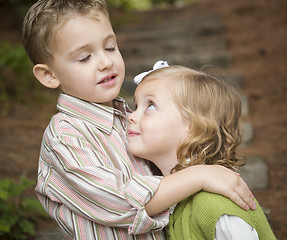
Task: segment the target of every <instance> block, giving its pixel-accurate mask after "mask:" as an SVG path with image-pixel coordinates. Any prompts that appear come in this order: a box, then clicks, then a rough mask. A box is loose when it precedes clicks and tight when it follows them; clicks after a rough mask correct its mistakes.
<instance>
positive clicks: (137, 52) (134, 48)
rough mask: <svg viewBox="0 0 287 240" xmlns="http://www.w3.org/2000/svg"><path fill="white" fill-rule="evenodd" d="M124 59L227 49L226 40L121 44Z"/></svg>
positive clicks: (221, 38) (220, 38) (217, 38)
mask: <svg viewBox="0 0 287 240" xmlns="http://www.w3.org/2000/svg"><path fill="white" fill-rule="evenodd" d="M119 48H120V51H121V53H122V55H123V58H124V59H126V60H127V59H128V58H136V57H149V56H164V55H166V53H168V54H169V55H171V54H176V55H179V54H186V53H189V54H196V53H197V54H199V53H205V52H207V53H211V52H214V51H223V50H225V49H226V41H225V40H224V38H223V37H221V36H219V37H210V38H202V39H194V40H193V41H192V40H188V39H185V38H184V37H182V38H177V37H174V38H170V39H166V40H160V41H158V42H152V43H145V44H139V43H137V42H135V43H134V44H130V45H125V46H123V47H121V46H119Z"/></svg>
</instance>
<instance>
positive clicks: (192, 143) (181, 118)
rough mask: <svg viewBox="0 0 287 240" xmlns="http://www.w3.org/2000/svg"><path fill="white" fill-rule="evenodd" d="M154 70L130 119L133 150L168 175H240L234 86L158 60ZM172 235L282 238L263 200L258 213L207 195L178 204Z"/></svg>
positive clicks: (169, 230) (142, 77) (238, 104)
mask: <svg viewBox="0 0 287 240" xmlns="http://www.w3.org/2000/svg"><path fill="white" fill-rule="evenodd" d="M157 68H158V69H157ZM154 69H155V70H152V71H149V72H146V73H143V74H141V75H138V76H137V77H136V78H135V81H136V82H140V83H139V85H138V87H137V89H136V91H135V108H136V111H135V112H133V113H132V114H130V115H129V118H128V119H129V124H128V130H127V131H128V148H129V151H130V152H131V153H132V154H133V155H135V156H138V157H141V158H144V159H147V160H150V161H152V162H153V163H154V164H156V165H157V167H158V168H159V169H160V170H161V172H162V173H163V175H164V176H167V175H169V174H171V173H174V172H177V171H180V170H182V169H184V168H186V167H188V166H192V165H203V164H205V165H214V164H217V165H222V166H225V167H227V168H229V169H232V170H234V171H236V170H237V169H238V167H239V166H241V165H243V162H242V161H241V160H240V159H239V158H238V157H237V154H236V150H237V148H238V146H239V145H240V143H241V134H240V130H239V119H240V114H241V101H240V99H241V98H240V94H239V92H238V91H237V90H236V88H234V87H233V86H231V85H230V84H227V83H226V82H224V81H223V80H220V79H217V78H215V77H213V76H211V75H208V74H206V73H202V72H198V71H194V70H191V69H189V68H186V67H183V66H170V67H169V66H168V65H167V64H166V63H164V62H158V63H156V65H155V66H154ZM141 80H142V81H141ZM226 180H227V181H228V179H226ZM167 235H168V238H169V239H197V240H199V239H208V240H211V239H217V240H219V239H220V240H222V239H261V240H262V239H266V240H267V239H268V240H272V239H276V238H275V236H274V234H273V233H272V230H271V228H270V226H269V224H268V222H267V219H266V217H265V215H264V213H263V211H262V209H261V207H260V206H259V205H258V202H257V208H256V210H255V211H252V210H248V211H244V210H242V209H240V208H239V207H238V206H236V205H235V204H234V203H233V202H232V201H230V200H229V199H228V198H225V197H223V196H221V195H217V194H213V193H208V192H204V191H202V192H199V193H197V194H195V195H194V196H191V197H189V198H187V199H185V200H184V201H182V202H180V203H179V204H177V206H176V208H175V210H174V213H173V214H172V215H171V216H170V222H169V225H168V228H167Z"/></svg>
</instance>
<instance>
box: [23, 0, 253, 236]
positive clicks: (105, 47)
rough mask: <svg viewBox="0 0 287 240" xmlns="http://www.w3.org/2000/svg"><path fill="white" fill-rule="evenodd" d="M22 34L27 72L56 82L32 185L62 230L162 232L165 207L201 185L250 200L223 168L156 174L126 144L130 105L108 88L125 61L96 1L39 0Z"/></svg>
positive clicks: (119, 77)
mask: <svg viewBox="0 0 287 240" xmlns="http://www.w3.org/2000/svg"><path fill="white" fill-rule="evenodd" d="M22 42H23V44H24V46H25V48H26V51H27V53H28V55H29V57H30V59H31V60H32V62H33V63H34V68H33V73H34V75H35V77H36V78H37V79H38V80H39V81H40V82H41V83H42V84H43V85H44V86H46V87H48V88H57V87H61V90H62V93H61V94H60V96H59V100H58V105H57V108H58V110H59V112H58V113H57V114H56V115H55V116H53V118H52V119H51V122H50V124H49V126H48V127H47V129H46V130H45V133H44V136H43V141H42V146H41V153H40V159H39V171H38V181H37V186H36V192H37V195H38V197H39V199H40V201H41V203H42V205H43V207H44V208H45V210H46V211H47V212H48V213H49V215H50V216H51V217H52V218H53V219H55V221H56V222H57V223H58V225H59V226H60V227H61V229H62V230H63V233H64V234H65V236H66V237H67V238H68V239H89V240H90V239H164V238H165V236H164V233H163V231H162V229H163V228H164V227H165V226H166V224H167V223H168V216H169V211H164V210H166V209H168V208H169V207H170V206H172V205H173V204H175V203H176V202H178V201H180V200H183V199H184V198H186V197H187V196H189V195H191V194H193V193H195V192H197V191H199V190H201V189H205V190H207V191H212V192H217V193H222V194H223V195H226V196H228V197H230V198H231V199H233V200H234V201H235V202H236V203H237V204H238V205H240V206H241V207H244V208H248V206H249V207H253V206H254V205H253V204H254V203H253V200H252V194H251V192H250V191H249V189H248V187H247V186H246V184H245V183H244V182H243V180H242V179H241V178H240V177H239V176H237V175H235V174H233V173H232V172H231V171H229V170H227V169H224V168H222V167H219V166H216V167H212V168H210V167H205V166H199V167H193V168H189V169H187V170H186V171H182V172H181V173H179V174H174V175H173V176H172V178H160V177H155V176H151V172H150V170H149V168H148V166H147V165H146V163H145V162H144V161H143V160H139V159H134V158H133V157H132V156H131V155H130V154H129V153H128V152H127V151H126V136H125V125H126V114H127V112H129V109H128V107H127V105H126V103H125V101H124V100H123V99H121V98H118V97H117V96H118V94H119V91H120V88H121V85H122V82H123V80H124V75H125V68H124V62H123V59H122V57H121V55H120V52H119V50H118V48H117V43H116V37H115V34H114V32H113V29H112V26H111V24H110V21H109V17H108V13H107V10H106V5H105V2H104V1H102V0H84V1H77V0H60V1H59V0H40V1H38V2H37V3H35V4H34V5H33V6H32V7H31V8H30V10H29V11H28V13H27V15H26V17H25V19H24V22H23V29H22ZM187 175H190V176H189V178H188V179H189V180H188V181H186V178H187V177H186V176H187ZM203 176H204V177H203ZM175 177H176V178H177V179H178V180H177V181H176V182H180V179H185V180H184V183H181V184H180V185H177V184H176V183H175V181H173V179H174V178H175ZM218 177H219V178H218ZM225 178H228V179H231V181H229V183H228V185H226V183H225ZM182 185H187V186H186V188H185V187H184V188H182V189H181V186H182ZM170 193H172V194H173V195H171V194H170ZM167 196H168V198H167ZM163 199H164V200H163ZM246 203H247V204H248V205H247V204H246Z"/></svg>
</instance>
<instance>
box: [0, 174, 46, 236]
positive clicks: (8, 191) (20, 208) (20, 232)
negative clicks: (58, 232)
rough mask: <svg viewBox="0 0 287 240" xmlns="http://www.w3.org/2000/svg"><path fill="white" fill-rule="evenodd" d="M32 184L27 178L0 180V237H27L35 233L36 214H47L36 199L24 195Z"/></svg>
mask: <svg viewBox="0 0 287 240" xmlns="http://www.w3.org/2000/svg"><path fill="white" fill-rule="evenodd" d="M33 185H34V182H33V181H31V180H29V179H27V178H21V179H20V181H19V182H16V181H14V180H11V179H8V178H6V179H4V180H1V181H0V239H7V240H16V239H17V240H25V239H28V238H29V237H31V236H33V235H35V223H36V221H35V218H36V216H39V215H40V216H47V214H46V213H45V211H44V210H43V208H42V206H41V204H40V202H39V201H38V200H37V199H34V198H31V197H25V195H24V193H25V191H26V190H27V189H28V188H30V187H31V186H33Z"/></svg>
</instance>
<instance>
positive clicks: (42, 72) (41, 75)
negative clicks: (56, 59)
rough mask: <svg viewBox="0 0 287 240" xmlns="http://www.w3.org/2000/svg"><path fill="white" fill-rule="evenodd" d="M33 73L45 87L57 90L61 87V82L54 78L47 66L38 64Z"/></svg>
mask: <svg viewBox="0 0 287 240" xmlns="http://www.w3.org/2000/svg"><path fill="white" fill-rule="evenodd" d="M33 73H34V76H35V77H36V78H37V79H38V80H39V82H40V83H41V84H43V85H44V86H45V87H48V88H57V87H59V86H60V81H59V80H58V79H57V78H56V77H55V76H54V74H53V73H52V71H51V69H50V68H49V66H48V65H46V64H36V65H35V66H34V68H33Z"/></svg>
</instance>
